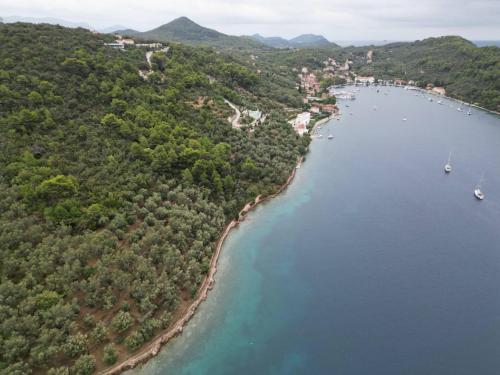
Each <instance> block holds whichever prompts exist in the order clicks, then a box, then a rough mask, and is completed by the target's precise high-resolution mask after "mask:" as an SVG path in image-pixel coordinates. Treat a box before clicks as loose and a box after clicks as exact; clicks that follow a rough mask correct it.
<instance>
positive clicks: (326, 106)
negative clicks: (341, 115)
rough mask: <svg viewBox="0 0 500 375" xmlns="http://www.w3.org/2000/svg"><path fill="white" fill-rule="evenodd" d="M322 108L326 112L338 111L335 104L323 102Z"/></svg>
mask: <svg viewBox="0 0 500 375" xmlns="http://www.w3.org/2000/svg"><path fill="white" fill-rule="evenodd" d="M321 110H322V111H323V112H326V113H330V114H332V113H336V112H337V111H338V108H337V106H336V105H335V104H323V105H322V106H321Z"/></svg>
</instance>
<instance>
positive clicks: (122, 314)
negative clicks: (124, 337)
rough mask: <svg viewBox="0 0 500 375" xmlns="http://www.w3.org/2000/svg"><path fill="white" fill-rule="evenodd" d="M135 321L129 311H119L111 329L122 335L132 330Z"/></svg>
mask: <svg viewBox="0 0 500 375" xmlns="http://www.w3.org/2000/svg"><path fill="white" fill-rule="evenodd" d="M133 321H134V319H133V318H132V315H130V313H129V312H128V311H119V312H118V313H117V314H116V315H115V317H114V318H113V320H112V321H111V327H112V328H113V330H114V331H115V332H117V333H122V332H124V331H126V330H127V329H129V328H130V326H131V325H132V323H133Z"/></svg>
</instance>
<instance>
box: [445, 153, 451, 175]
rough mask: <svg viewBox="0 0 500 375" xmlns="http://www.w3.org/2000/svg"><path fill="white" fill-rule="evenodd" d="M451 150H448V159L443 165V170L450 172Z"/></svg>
mask: <svg viewBox="0 0 500 375" xmlns="http://www.w3.org/2000/svg"><path fill="white" fill-rule="evenodd" d="M450 160H451V152H450V155H449V156H448V161H447V162H446V164H445V166H444V171H445V172H446V173H450V172H451V162H450Z"/></svg>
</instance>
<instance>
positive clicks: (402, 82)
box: [394, 79, 406, 86]
mask: <svg viewBox="0 0 500 375" xmlns="http://www.w3.org/2000/svg"><path fill="white" fill-rule="evenodd" d="M394 85H396V86H405V85H406V81H405V80H402V79H395V80H394Z"/></svg>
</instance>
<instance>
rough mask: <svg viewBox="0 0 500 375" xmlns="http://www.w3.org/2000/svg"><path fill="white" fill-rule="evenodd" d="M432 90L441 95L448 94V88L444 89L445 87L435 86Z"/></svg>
mask: <svg viewBox="0 0 500 375" xmlns="http://www.w3.org/2000/svg"><path fill="white" fill-rule="evenodd" d="M432 92H435V93H436V94H439V95H446V90H445V89H444V87H434V88H433V89H432Z"/></svg>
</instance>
